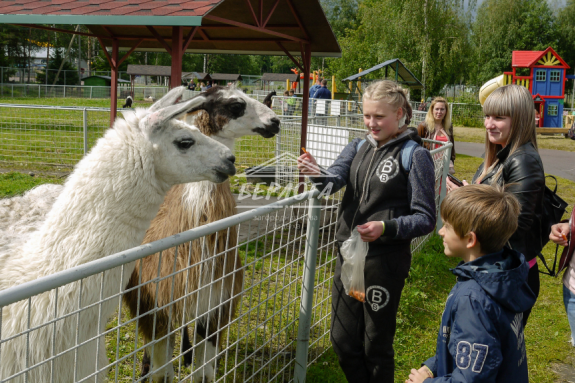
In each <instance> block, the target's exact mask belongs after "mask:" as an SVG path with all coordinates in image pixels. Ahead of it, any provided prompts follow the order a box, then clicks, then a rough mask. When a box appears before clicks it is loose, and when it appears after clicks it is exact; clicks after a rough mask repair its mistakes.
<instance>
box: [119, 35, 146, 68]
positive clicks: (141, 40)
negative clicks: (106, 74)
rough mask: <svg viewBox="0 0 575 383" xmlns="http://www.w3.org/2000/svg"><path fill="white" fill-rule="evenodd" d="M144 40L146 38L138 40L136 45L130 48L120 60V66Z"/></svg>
mask: <svg viewBox="0 0 575 383" xmlns="http://www.w3.org/2000/svg"><path fill="white" fill-rule="evenodd" d="M143 41H144V39H140V40H138V42H137V43H136V45H134V46H133V47H132V49H130V50H129V51H128V53H126V54H125V55H124V57H122V58H121V59H120V61H119V62H118V68H119V67H120V65H122V63H123V62H124V60H125V59H127V58H128V57H130V55H131V54H132V52H134V51H135V50H136V48H138V47H139V46H140V44H141V43H142V42H143Z"/></svg>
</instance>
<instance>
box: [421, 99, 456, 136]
mask: <svg viewBox="0 0 575 383" xmlns="http://www.w3.org/2000/svg"><path fill="white" fill-rule="evenodd" d="M439 102H442V103H443V104H444V105H445V116H443V121H442V124H443V130H445V131H446V132H449V133H450V134H453V132H451V131H450V130H451V114H450V113H449V104H448V103H447V100H446V99H444V98H443V97H435V98H434V99H433V101H431V105H430V106H429V109H428V110H427V114H426V115H425V126H426V128H427V131H428V132H429V133H430V134H432V133H433V132H434V131H435V118H433V108H434V107H435V104H437V103H439Z"/></svg>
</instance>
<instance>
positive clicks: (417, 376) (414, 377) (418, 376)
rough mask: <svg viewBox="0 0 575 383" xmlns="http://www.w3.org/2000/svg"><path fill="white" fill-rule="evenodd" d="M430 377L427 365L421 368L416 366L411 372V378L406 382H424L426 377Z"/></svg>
mask: <svg viewBox="0 0 575 383" xmlns="http://www.w3.org/2000/svg"><path fill="white" fill-rule="evenodd" d="M427 378H429V374H428V373H427V370H425V367H421V368H420V369H419V370H416V369H415V368H412V369H411V374H409V379H408V380H406V381H405V383H423V381H424V380H425V379H427Z"/></svg>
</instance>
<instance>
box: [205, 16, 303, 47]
mask: <svg viewBox="0 0 575 383" xmlns="http://www.w3.org/2000/svg"><path fill="white" fill-rule="evenodd" d="M204 19H207V20H212V21H217V22H220V23H223V24H230V25H235V26H238V27H241V28H245V29H251V30H253V31H257V32H261V33H265V34H268V35H272V36H278V37H283V38H284V39H287V40H292V41H297V42H301V43H309V41H307V40H304V39H300V38H299V37H294V36H290V35H286V34H285V33H279V32H275V31H270V30H269V29H266V28H261V27H255V26H253V25H249V24H244V23H240V22H238V21H233V20H228V19H224V18H222V17H218V16H212V15H206V16H204Z"/></svg>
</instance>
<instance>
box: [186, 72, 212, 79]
mask: <svg viewBox="0 0 575 383" xmlns="http://www.w3.org/2000/svg"><path fill="white" fill-rule="evenodd" d="M192 78H197V79H198V80H200V81H209V80H211V79H212V77H211V76H210V74H209V73H200V72H184V73H182V79H192Z"/></svg>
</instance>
